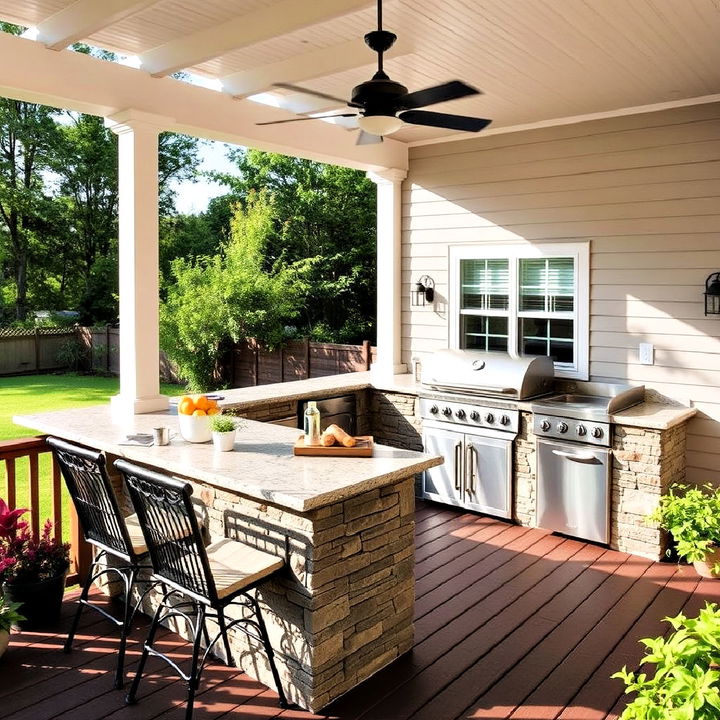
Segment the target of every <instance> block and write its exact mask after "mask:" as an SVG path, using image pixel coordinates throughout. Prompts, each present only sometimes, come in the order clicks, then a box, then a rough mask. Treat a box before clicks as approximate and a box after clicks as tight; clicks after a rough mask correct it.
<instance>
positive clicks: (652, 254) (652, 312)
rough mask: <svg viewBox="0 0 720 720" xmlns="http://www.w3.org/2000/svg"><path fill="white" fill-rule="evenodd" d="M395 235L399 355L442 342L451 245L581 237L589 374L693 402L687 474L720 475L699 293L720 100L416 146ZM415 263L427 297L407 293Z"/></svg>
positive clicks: (719, 333)
mask: <svg viewBox="0 0 720 720" xmlns="http://www.w3.org/2000/svg"><path fill="white" fill-rule="evenodd" d="M402 237H403V259H402V273H403V275H402V277H403V314H402V334H403V349H404V354H405V357H404V360H405V361H406V362H408V361H409V360H410V358H411V356H412V355H414V354H418V355H422V354H423V353H427V352H432V351H433V350H435V349H437V348H439V347H443V346H445V345H447V342H448V321H449V319H448V307H447V298H448V246H449V245H456V244H463V243H471V244H480V243H483V242H503V241H508V240H518V239H524V240H527V241H529V242H547V241H553V240H563V239H568V240H575V239H588V240H590V241H591V246H590V247H591V259H590V269H591V272H590V282H591V287H590V374H591V379H592V380H598V381H610V382H630V383H644V384H645V385H646V386H648V387H649V388H652V389H654V390H656V391H658V392H659V393H661V394H664V395H667V396H669V397H671V398H674V399H677V400H680V401H683V402H690V403H693V404H694V405H696V406H697V407H698V409H699V410H700V416H699V417H698V418H697V419H694V420H693V421H691V423H690V428H689V437H688V446H687V447H688V450H687V460H688V479H690V480H693V481H704V480H713V481H716V482H720V318H715V317H709V318H706V317H705V316H704V312H703V310H704V309H703V304H702V291H703V285H704V282H705V278H706V277H707V275H708V274H710V273H711V272H714V271H717V270H720V104H710V105H702V106H697V107H688V108H679V109H675V110H667V111H663V112H657V113H648V114H643V115H631V116H625V117H622V118H613V119H608V120H598V121H593V122H586V123H578V124H575V125H564V126H557V127H553V128H546V129H539V130H529V131H525V132H520V133H509V134H505V135H496V136H486V137H482V136H481V137H478V138H473V139H469V140H463V141H460V142H454V143H445V144H436V145H428V146H423V147H417V148H413V149H412V150H411V156H410V172H409V175H408V179H407V181H406V182H405V183H404V188H403V234H402ZM422 274H428V275H430V276H432V277H433V278H434V280H435V282H436V303H435V306H434V308H432V309H431V308H428V307H426V308H424V309H414V308H411V306H410V300H409V297H410V289H411V287H412V283H414V282H415V281H416V280H417V278H418V277H419V276H420V275H422ZM640 342H649V343H652V344H653V345H654V346H655V364H654V365H652V366H646V365H640V364H639V362H638V344H639V343H640Z"/></svg>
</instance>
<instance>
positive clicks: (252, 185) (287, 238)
mask: <svg viewBox="0 0 720 720" xmlns="http://www.w3.org/2000/svg"><path fill="white" fill-rule="evenodd" d="M231 158H232V159H233V160H234V162H235V163H236V164H237V167H238V170H239V173H240V175H239V177H236V176H233V175H228V174H219V173H215V174H212V177H213V178H214V179H216V180H218V181H220V182H223V183H225V184H226V185H227V186H228V187H229V188H230V190H231V193H230V196H229V197H226V198H224V199H222V201H221V199H218V202H217V203H216V207H215V208H214V212H215V217H218V216H219V215H220V212H219V211H220V210H221V208H222V205H223V204H227V203H230V202H232V200H236V201H237V202H239V203H241V204H243V203H245V202H246V201H247V198H248V197H249V195H250V194H251V193H253V192H264V193H266V194H267V197H268V198H271V200H272V203H271V204H272V211H273V217H272V224H271V226H270V227H269V228H268V236H267V241H266V254H265V267H266V268H271V267H277V266H278V264H279V265H280V266H283V267H287V268H293V269H294V271H295V272H297V273H300V275H301V276H302V279H303V287H304V288H305V291H304V293H299V292H296V298H297V306H298V310H299V316H298V321H299V324H300V326H301V327H300V331H301V332H303V333H306V334H309V335H310V336H311V337H313V338H315V339H317V340H328V341H336V342H337V341H339V342H358V341H360V340H363V339H368V338H370V339H372V338H373V337H374V332H375V324H374V321H373V318H374V317H375V313H376V308H375V302H376V300H375V297H376V295H375V253H376V191H375V186H374V184H373V183H372V182H371V181H370V180H368V179H367V178H366V177H365V175H364V174H363V173H361V172H359V171H357V170H352V169H350V168H343V167H338V166H334V165H324V164H322V163H316V162H313V161H310V160H304V159H301V158H293V157H288V156H285V155H277V154H273V153H265V152H262V151H259V150H243V149H237V150H233V151H231Z"/></svg>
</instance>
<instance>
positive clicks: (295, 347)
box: [283, 340, 308, 382]
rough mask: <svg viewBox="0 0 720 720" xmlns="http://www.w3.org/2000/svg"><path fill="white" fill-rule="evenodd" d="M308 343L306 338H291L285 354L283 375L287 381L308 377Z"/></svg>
mask: <svg viewBox="0 0 720 720" xmlns="http://www.w3.org/2000/svg"><path fill="white" fill-rule="evenodd" d="M307 349H308V343H307V341H306V340H291V341H290V342H289V343H288V344H287V346H286V348H285V352H284V354H283V376H284V378H285V382H288V381H291V380H304V379H305V378H307V377H308V362H307V360H308V358H307Z"/></svg>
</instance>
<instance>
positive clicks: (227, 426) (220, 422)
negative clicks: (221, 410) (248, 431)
mask: <svg viewBox="0 0 720 720" xmlns="http://www.w3.org/2000/svg"><path fill="white" fill-rule="evenodd" d="M236 427H237V426H236V424H235V421H234V420H233V419H232V418H229V417H225V416H224V415H213V416H212V418H211V419H210V428H211V429H212V430H213V432H219V433H225V432H232V431H233V430H235V428H236Z"/></svg>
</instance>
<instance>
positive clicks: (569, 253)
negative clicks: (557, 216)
mask: <svg viewBox="0 0 720 720" xmlns="http://www.w3.org/2000/svg"><path fill="white" fill-rule="evenodd" d="M550 257H571V258H573V260H574V263H575V298H574V304H573V308H574V310H573V312H572V313H571V314H570V315H571V316H572V319H573V322H574V327H575V335H574V343H573V358H574V361H573V363H572V364H570V363H555V375H556V376H557V377H564V378H573V379H576V380H587V379H588V378H589V344H590V334H589V325H590V323H589V318H590V243H589V242H588V241H582V242H554V243H540V244H530V243H526V242H518V243H508V242H505V243H499V244H496V243H487V244H482V245H451V246H450V247H449V268H450V272H449V277H450V287H449V290H450V323H449V338H448V343H449V346H450V347H451V348H459V347H460V318H461V315H460V301H461V298H460V293H461V282H462V279H461V273H460V261H461V260H485V259H488V260H489V259H507V260H508V261H509V270H510V298H509V307H508V311H507V313H506V312H505V311H495V312H492V311H490V312H488V311H483V312H480V313H478V314H480V315H484V316H489V315H501V316H506V315H507V317H508V354H509V355H510V356H511V357H518V355H519V352H518V328H519V325H520V323H519V322H518V321H519V319H520V318H521V317H522V316H523V315H528V316H531V317H539V316H541V313H537V312H535V313H521V312H519V311H518V294H519V292H518V291H519V278H518V268H519V265H520V263H519V261H520V260H521V259H536V258H550Z"/></svg>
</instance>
